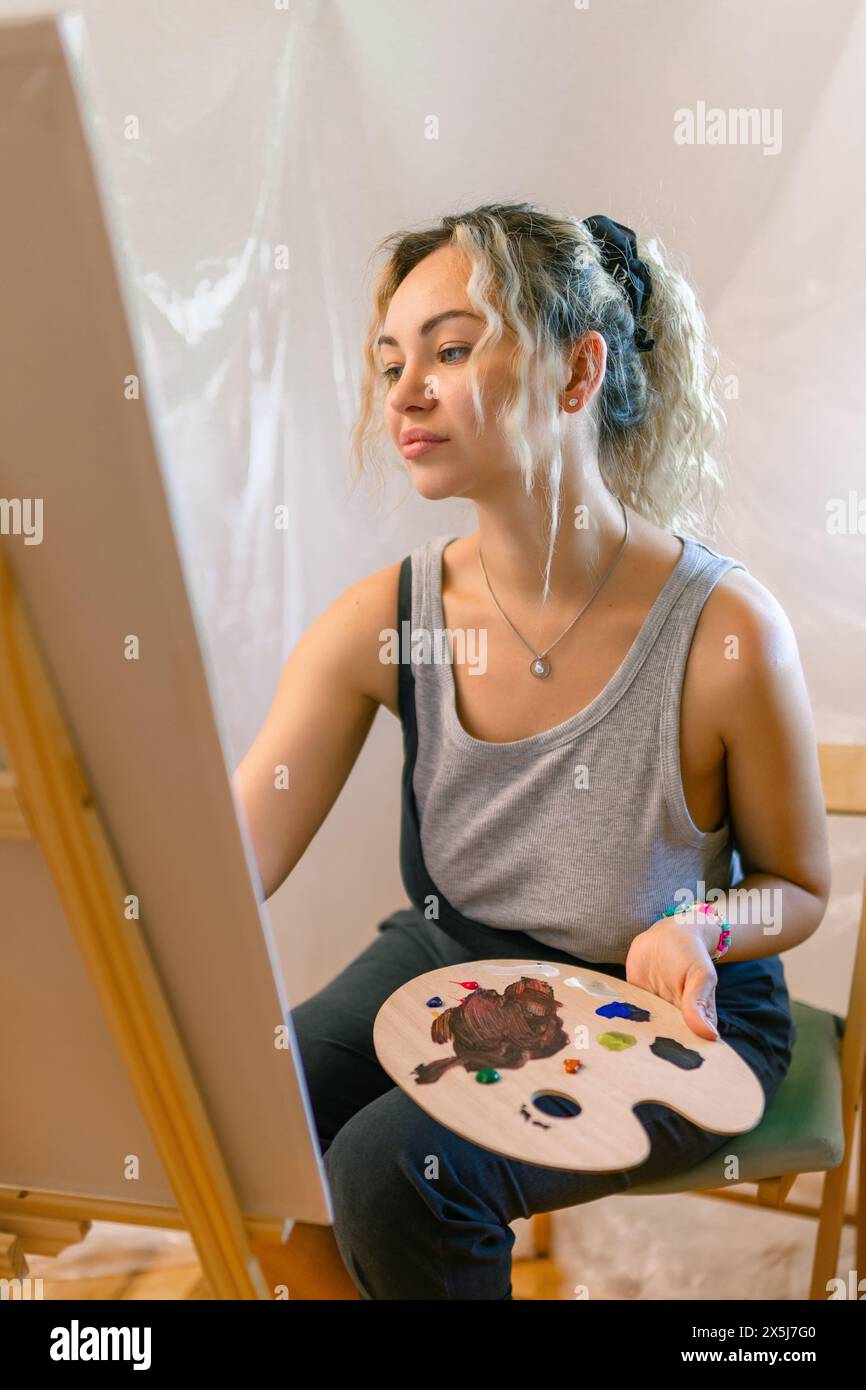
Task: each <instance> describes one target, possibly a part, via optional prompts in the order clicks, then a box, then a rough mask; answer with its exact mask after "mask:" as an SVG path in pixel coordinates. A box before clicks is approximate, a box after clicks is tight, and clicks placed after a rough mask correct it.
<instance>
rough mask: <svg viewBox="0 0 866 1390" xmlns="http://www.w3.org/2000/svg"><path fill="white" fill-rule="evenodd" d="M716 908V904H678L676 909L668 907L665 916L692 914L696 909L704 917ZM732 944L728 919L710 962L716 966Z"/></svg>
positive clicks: (720, 933)
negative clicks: (679, 913)
mask: <svg viewBox="0 0 866 1390" xmlns="http://www.w3.org/2000/svg"><path fill="white" fill-rule="evenodd" d="M715 907H716V905H715V903H677V904H676V905H675V906H674V907H666V908H665V910H664V913H663V915H664V916H665V917H673V916H674V915H675V914H676V913H678V912H691V911H693V910H694V909H696V910H697V911H698V912H703V914H704V916H706V915H707V913H709V912H714V911H715ZM730 944H731V928H730V924H729V922H728V920H727V918H725V920H724V921H723V922H722V925H721V930H720V932H719V939H718V941H717V943H716V947H715V950H713V951H711V952H710V960H711V961H713V963H714V964H715V962H716V961H717V960H721V959H722V956H723V955H724V954H725V952H726V951H727V949H728V947H729V946H730Z"/></svg>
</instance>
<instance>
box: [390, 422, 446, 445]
mask: <svg viewBox="0 0 866 1390" xmlns="http://www.w3.org/2000/svg"><path fill="white" fill-rule="evenodd" d="M446 437H447V436H446V435H444V434H436V433H435V431H433V430H422V429H420V428H417V427H416V428H415V429H411V430H404V431H403V433H402V434H401V435H400V447H401V448H403V447H404V445H406V444H416V443H419V442H422V441H423V442H424V443H425V444H426V443H429V444H444V443H445V440H446Z"/></svg>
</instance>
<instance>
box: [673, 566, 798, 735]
mask: <svg viewBox="0 0 866 1390" xmlns="http://www.w3.org/2000/svg"><path fill="white" fill-rule="evenodd" d="M692 657H693V659H691V658H692ZM689 666H690V668H691V670H692V671H693V672H694V676H693V679H694V680H695V682H696V684H697V687H698V688H699V693H700V697H701V700H702V702H704V705H705V708H706V710H707V712H708V713H710V712H711V714H712V717H713V722H714V724H715V727H716V729H717V730H718V732H719V733H721V734H722V736H723V737H725V735H726V732H727V731H729V730H730V729H731V728H732V726H733V724H734V723H735V722H736V720H737V719H742V718H748V716H749V711H750V710H756V709H757V708H758V707H759V706H761V705H763V706H764V707H765V708H766V707H768V706H769V705H770V704H772V703H774V702H775V703H778V702H779V700H780V698H781V694H780V692H781V690H782V688H783V687H784V686H786V685H787V686H788V689H789V693H790V691H791V688H792V687H793V686H796V687H797V688H798V689H801V690H802V689H803V676H802V668H801V665H800V653H799V650H798V647H797V639H796V635H795V633H794V629H793V627H792V625H791V621H790V619H789V618H788V615H787V613H786V612H785V610H784V608H783V607H782V605H781V603H780V602H779V600H778V599H777V598H776V597H775V595H774V594H773V593H771V591H770V590H769V589H768V588H767V587H766V585H764V584H762V583H761V582H760V580H758V579H756V578H755V576H754V575H752V574H748V573H746V572H745V571H744V570H729V571H728V573H727V574H725V575H723V577H722V578H721V579H720V580H719V582H718V583H717V584H716V586H715V587H714V589H713V590H712V592H711V594H710V595H709V597H708V598H707V601H706V603H705V604H704V606H703V608H702V609H701V612H700V615H699V618H698V623H697V625H696V628H695V633H694V637H693V640H692V652H691V657H690V661H689ZM792 678H793V679H792Z"/></svg>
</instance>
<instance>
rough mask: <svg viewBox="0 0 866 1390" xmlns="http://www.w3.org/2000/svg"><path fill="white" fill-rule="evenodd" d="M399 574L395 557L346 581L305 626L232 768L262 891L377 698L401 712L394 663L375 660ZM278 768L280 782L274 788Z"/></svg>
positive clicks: (309, 821) (323, 797)
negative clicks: (249, 742) (348, 583)
mask: <svg viewBox="0 0 866 1390" xmlns="http://www.w3.org/2000/svg"><path fill="white" fill-rule="evenodd" d="M399 573H400V562H399V561H398V562H397V563H396V564H393V565H389V566H387V568H385V569H382V570H377V571H376V572H375V573H374V574H371V575H368V576H367V578H365V579H361V580H359V581H358V582H357V583H356V584H352V585H351V586H350V587H349V588H348V589H346V590H345V591H344V593H342V594H341V595H340V597H339V598H338V599H336V600H335V602H334V603H332V604H331V606H330V608H328V609H326V610H325V612H324V613H323V614H322V615H321V617H319V618H317V619H316V621H315V622H314V623H313V624H312V625H311V626H310V627H309V628H308V629H307V631H306V632H305V633H304V634H303V636H302V637H301V639H300V640H299V642H298V643H297V645H296V646H295V647H294V649H293V650H292V651H291V652H290V654H289V656H288V658H287V660H286V663H285V665H284V667H283V671H282V675H281V676H280V680H279V684H278V686H277V691H276V694H275V696H274V700H273V703H272V705H271V708H270V710H269V712H268V715H267V717H266V719H265V722H264V723H263V725H262V727H261V729H260V730H259V733H258V734H257V736H256V738H255V741H254V742H253V744H252V746H251V748H250V749H249V751H248V752H247V753H246V755H245V756H244V758H243V759H242V760H241V762H240V763H239V765H238V767H237V768H236V770H235V772H234V773H233V775H232V785H233V787H234V790H235V792H236V793H237V796H238V798H239V799H240V803H241V806H242V808H243V812H244V815H245V817H246V821H247V825H248V826H249V830H250V835H251V837H252V842H253V849H254V853H255V858H256V863H257V865H258V870H259V874H260V876H261V880H262V884H263V886H264V896H265V898H269V897H270V896H271V894H272V893H274V892H276V890H277V889H278V888H279V887H280V884H281V883H282V882H283V880H284V879H285V878H286V877H287V876H288V875H289V874H290V873H291V871H292V869H293V868H294V867H295V865H296V864H297V862H298V860H299V859H300V858H301V856H302V855H303V853H304V851H305V849H306V848H307V846H308V845H309V843H310V841H311V840H312V838H313V836H314V835H315V833H316V831H317V830H318V829H319V826H320V825H321V824H322V822H323V821H324V819H325V817H326V816H327V814H328V812H329V811H330V809H331V807H332V806H333V804H334V802H335V801H336V799H337V797H338V796H339V794H340V791H341V790H342V788H343V785H344V783H345V782H346V779H347V778H348V776H349V773H350V772H351V770H352V768H353V767H354V765H355V761H356V759H357V757H358V754H359V753H360V751H361V749H362V747H363V746H364V741H365V739H366V737H367V735H368V733H369V732H370V728H371V726H372V723H373V719H374V717H375V714H376V710H377V709H378V707H379V705H380V704H384V705H385V706H386V707H387V708H389V709H390V710H391V713H392V714H394V715H395V716H397V717H399V712H398V705H397V667H396V665H393V664H388V663H383V662H381V661H380V660H379V653H380V650H381V642H380V638H379V634H380V632H381V631H382V630H383V629H384V628H392V629H393V628H394V627H395V625H396V622H397V585H398V581H399ZM282 766H285V767H286V768H287V769H288V786H287V787H279V786H275V782H278V780H279V779H278V774H277V768H278V767H282ZM285 780H286V777H285V774H283V778H282V781H283V782H285Z"/></svg>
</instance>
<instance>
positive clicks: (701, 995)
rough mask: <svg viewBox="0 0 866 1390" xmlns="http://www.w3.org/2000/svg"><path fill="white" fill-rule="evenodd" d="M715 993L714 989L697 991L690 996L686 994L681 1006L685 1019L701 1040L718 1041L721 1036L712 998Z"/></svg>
mask: <svg viewBox="0 0 866 1390" xmlns="http://www.w3.org/2000/svg"><path fill="white" fill-rule="evenodd" d="M714 992H715V991H714V989H713V988H710V989H707V988H706V987H705V988H703V989H700V988H699V989H695V990H693V991H692V992H691V993H689V994H684V995H683V998H682V1002H681V1004H680V1008H681V1010H682V1015H683V1018H684V1019H685V1021H686V1023H687V1024H688V1025H689V1027H690V1028H691V1030H692V1032H693V1033H697V1035H698V1037H700V1038H712V1039H716V1038H718V1036H719V1030H718V1028H717V1027H716V1008H715V1002H714V1000H713V997H712V996H713V994H714Z"/></svg>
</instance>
